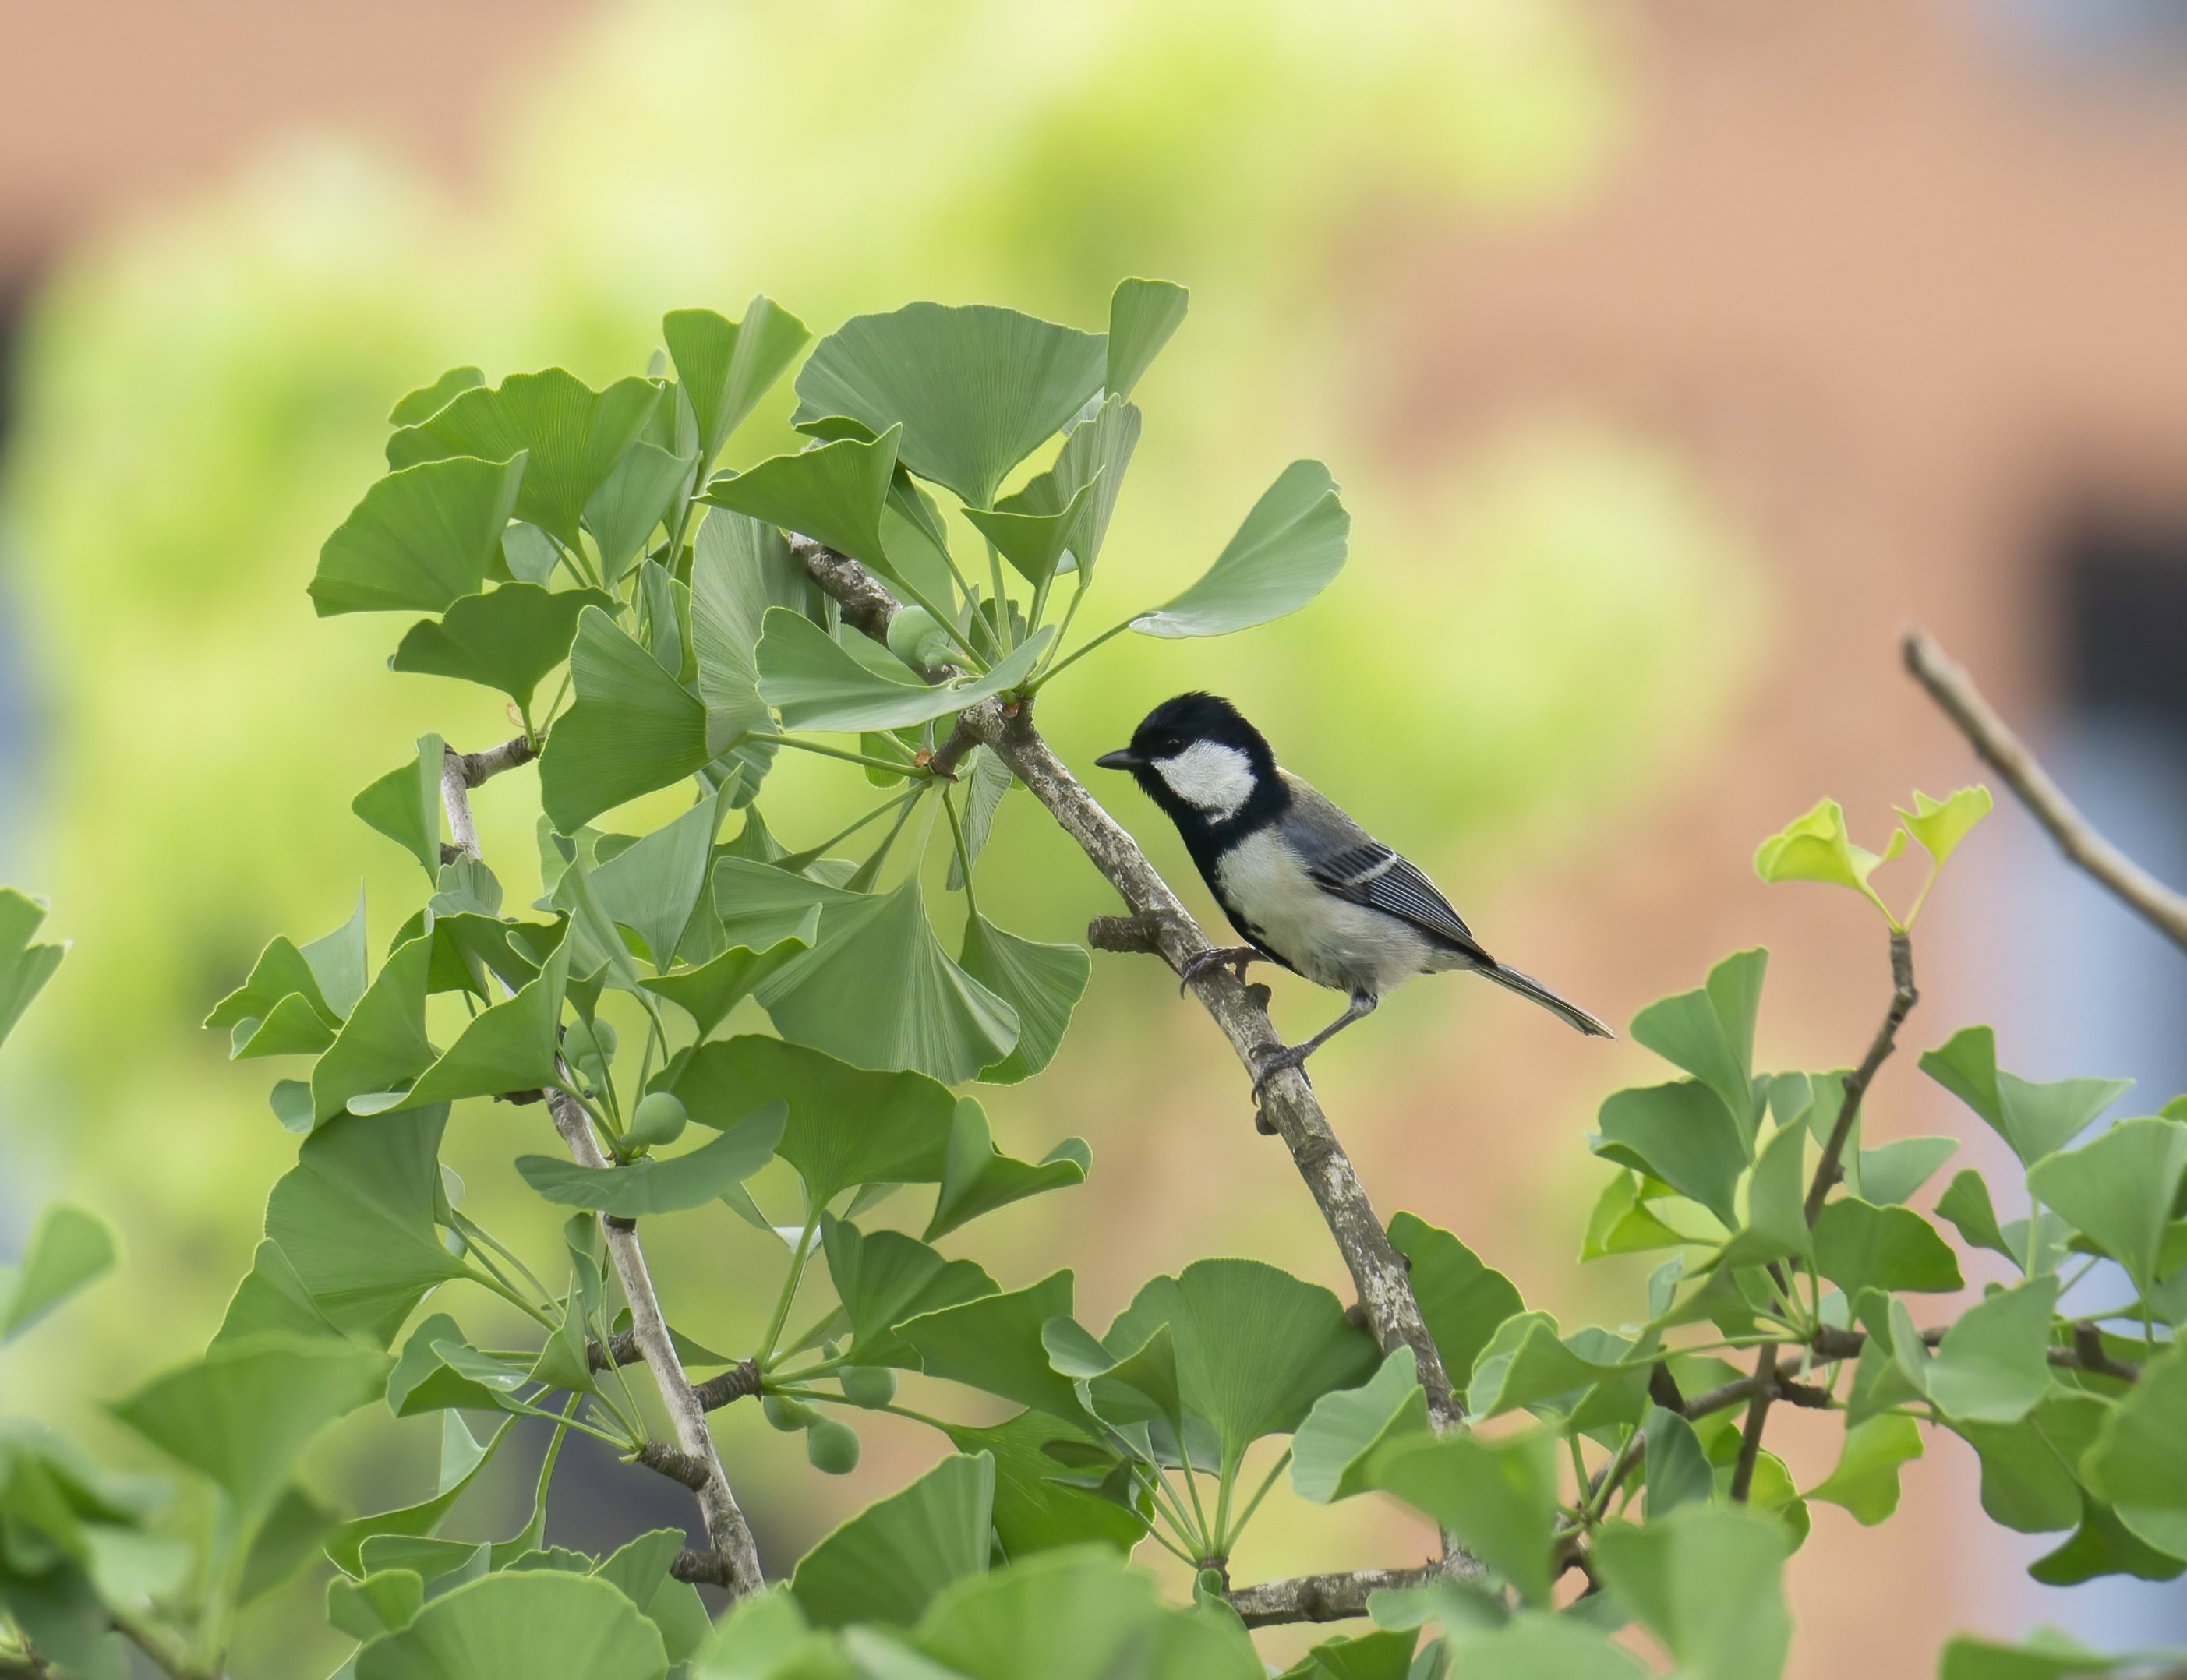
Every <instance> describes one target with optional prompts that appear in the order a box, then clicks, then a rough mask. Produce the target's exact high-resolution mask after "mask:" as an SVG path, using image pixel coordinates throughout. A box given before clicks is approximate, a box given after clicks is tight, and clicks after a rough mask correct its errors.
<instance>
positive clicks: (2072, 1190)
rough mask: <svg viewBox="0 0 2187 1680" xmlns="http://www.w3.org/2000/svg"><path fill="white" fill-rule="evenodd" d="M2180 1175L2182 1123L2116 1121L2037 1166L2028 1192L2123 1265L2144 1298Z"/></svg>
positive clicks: (2185, 1130) (2186, 1140)
mask: <svg viewBox="0 0 2187 1680" xmlns="http://www.w3.org/2000/svg"><path fill="white" fill-rule="evenodd" d="M2183 1174H2187V1124H2182V1123H2181V1122H2180V1121H2176V1120H2161V1119H2154V1118H2151V1119H2141V1120H2122V1121H2119V1123H2118V1124H2117V1125H2116V1126H2114V1127H2111V1129H2110V1130H2109V1131H2107V1132H2104V1133H2102V1134H2101V1135H2100V1137H2098V1138H2095V1139H2094V1141H2093V1142H2091V1143H2084V1144H2083V1145H2082V1146H2081V1147H2080V1148H2079V1149H2075V1150H2073V1151H2072V1152H2071V1153H2070V1154H2066V1155H2048V1156H2046V1157H2044V1159H2043V1160H2039V1161H2038V1162H2037V1163H2036V1164H2035V1166H2033V1167H2032V1169H2030V1171H2029V1172H2028V1174H2027V1189H2028V1194H2031V1195H2032V1196H2033V1197H2034V1198H2035V1200H2038V1202H2041V1203H2043V1204H2044V1205H2045V1206H2048V1207H2052V1208H2055V1209H2056V1210H2057V1211H2059V1212H2060V1213H2061V1214H2063V1215H2064V1216H2066V1218H2067V1219H2069V1220H2071V1221H2072V1222H2073V1225H2074V1227H2075V1228H2076V1229H2077V1230H2079V1231H2080V1232H2081V1233H2083V1235H2085V1236H2087V1237H2089V1238H2090V1239H2092V1240H2094V1242H2095V1243H2096V1244H2097V1245H2099V1246H2100V1247H2101V1248H2102V1250H2103V1251H2104V1252H2105V1254H2107V1255H2109V1256H2111V1258H2112V1259H2113V1260H2116V1261H2118V1263H2119V1264H2120V1265H2121V1266H2122V1267H2125V1268H2126V1273H2127V1276H2128V1277H2129V1278H2132V1279H2133V1280H2134V1289H2135V1291H2136V1293H2138V1294H2139V1295H2142V1296H2144V1297H2146V1296H2147V1295H2149V1293H2150V1289H2151V1288H2152V1287H2153V1286H2154V1285H2155V1284H2156V1278H2157V1270H2158V1268H2157V1256H2158V1255H2159V1253H2160V1252H2161V1251H2162V1248H2163V1245H2164V1237H2165V1231H2166V1228H2167V1226H2168V1224H2169V1223H2170V1222H2171V1218H2172V1208H2173V1202H2174V1201H2175V1200H2177V1198H2178V1196H2179V1182H2180V1178H2181V1176H2182V1175H2183Z"/></svg>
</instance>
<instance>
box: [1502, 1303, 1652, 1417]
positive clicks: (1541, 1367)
mask: <svg viewBox="0 0 2187 1680" xmlns="http://www.w3.org/2000/svg"><path fill="white" fill-rule="evenodd" d="M1615 1374H1616V1367H1615V1366H1613V1365H1611V1364H1607V1363H1600V1362H1598V1361H1595V1360H1592V1359H1588V1358H1587V1357H1583V1355H1581V1354H1580V1353H1578V1352H1576V1351H1574V1350H1573V1349H1572V1348H1571V1347H1570V1346H1566V1343H1565V1341H1564V1340H1562V1339H1561V1338H1560V1336H1559V1335H1558V1334H1557V1321H1556V1320H1555V1319H1554V1318H1551V1317H1550V1316H1549V1314H1548V1313H1546V1312H1522V1313H1520V1314H1518V1315H1517V1316H1516V1317H1515V1318H1507V1319H1506V1320H1504V1323H1502V1324H1501V1325H1499V1326H1498V1329H1497V1331H1496V1334H1495V1335H1494V1336H1493V1338H1491V1339H1490V1340H1489V1343H1488V1345H1487V1346H1486V1347H1484V1348H1482V1349H1481V1352H1480V1354H1479V1356H1478V1357H1476V1359H1475V1360H1474V1362H1473V1378H1472V1380H1471V1382H1470V1384H1469V1385H1467V1388H1466V1394H1465V1409H1466V1410H1467V1411H1468V1412H1469V1413H1471V1414H1472V1415H1473V1416H1475V1417H1476V1418H1493V1417H1496V1416H1498V1415H1499V1414H1500V1413H1504V1412H1511V1411H1516V1410H1518V1409H1519V1408H1520V1407H1535V1406H1548V1405H1549V1404H1550V1403H1551V1402H1559V1401H1562V1400H1564V1399H1565V1398H1566V1397H1567V1396H1577V1395H1579V1394H1581V1393H1583V1392H1584V1391H1586V1390H1588V1389H1590V1388H1592V1387H1593V1386H1594V1385H1595V1384H1597V1383H1599V1382H1601V1381H1603V1380H1604V1379H1606V1378H1609V1377H1611V1376H1613V1375H1615Z"/></svg>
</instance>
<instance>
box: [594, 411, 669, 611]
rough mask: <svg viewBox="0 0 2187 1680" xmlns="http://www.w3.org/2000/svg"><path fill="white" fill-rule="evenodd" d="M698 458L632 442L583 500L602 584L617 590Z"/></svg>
mask: <svg viewBox="0 0 2187 1680" xmlns="http://www.w3.org/2000/svg"><path fill="white" fill-rule="evenodd" d="M694 464H695V463H694V457H692V456H690V455H688V454H673V453H671V452H669V451H667V450H666V449H662V448H659V447H656V446H655V445H653V444H650V443H633V444H632V445H631V446H630V447H629V448H628V449H626V450H625V451H624V452H623V454H622V458H621V460H619V461H617V462H616V464H615V469H614V470H613V471H612V472H610V474H609V475H607V476H606V477H605V478H604V479H602V480H600V482H599V487H598V488H597V489H595V490H594V491H593V493H592V494H591V495H590V496H588V497H586V498H585V529H586V530H588V531H591V532H592V534H593V543H594V545H595V546H596V547H597V548H599V551H600V581H601V582H603V583H604V584H605V585H606V586H607V587H609V588H610V589H613V588H614V587H616V583H617V582H619V581H620V580H621V577H622V575H623V573H624V572H625V571H627V570H629V568H630V563H631V562H632V560H634V559H637V558H638V555H639V554H640V553H643V552H644V548H645V539H646V538H647V537H649V536H651V535H652V534H653V528H654V527H655V525H659V524H660V523H661V519H662V517H663V516H664V515H665V514H666V513H667V511H668V508H669V504H670V503H672V502H673V501H674V500H675V499H676V493H677V491H678V490H680V489H682V488H683V485H684V483H685V481H686V480H689V478H690V476H691V471H692V468H693V466H694Z"/></svg>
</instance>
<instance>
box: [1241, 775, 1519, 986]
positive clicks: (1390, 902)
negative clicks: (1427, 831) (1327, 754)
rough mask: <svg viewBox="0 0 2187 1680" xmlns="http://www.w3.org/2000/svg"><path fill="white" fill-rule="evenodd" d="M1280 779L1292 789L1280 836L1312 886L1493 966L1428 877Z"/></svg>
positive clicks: (1297, 783) (1296, 784)
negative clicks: (1368, 909) (1286, 843)
mask: <svg viewBox="0 0 2187 1680" xmlns="http://www.w3.org/2000/svg"><path fill="white" fill-rule="evenodd" d="M1284 779H1285V781H1286V782H1287V783H1288V784H1290V789H1291V806H1290V810H1289V811H1287V812H1285V813H1284V816H1283V818H1282V819H1281V820H1282V823H1283V830H1284V837H1285V840H1289V841H1290V844H1291V846H1293V847H1294V848H1295V849H1296V851H1297V852H1298V854H1299V856H1300V858H1301V860H1302V862H1304V863H1305V865H1306V869H1307V874H1308V875H1309V876H1310V877H1311V878H1312V879H1313V883H1314V885H1316V886H1318V887H1319V888H1320V889H1321V890H1322V891H1324V892H1326V893H1330V894H1332V895H1334V896H1336V897H1338V898H1343V899H1347V900H1349V901H1350V902H1352V903H1354V904H1363V905H1365V906H1367V907H1369V908H1370V909H1375V910H1380V911H1381V912H1382V913H1384V914H1386V915H1391V916H1395V917H1397V918H1398V919H1400V920H1403V921H1406V922H1409V923H1411V924H1413V925H1414V927H1416V928H1418V929H1420V931H1421V932H1423V933H1425V934H1426V935H1428V936H1430V937H1431V938H1433V939H1439V940H1441V941H1443V942H1445V943H1446V944H1448V945H1453V946H1455V947H1458V948H1459V950H1461V951H1463V952H1465V953H1466V954H1468V955H1469V956H1471V957H1475V958H1478V959H1479V960H1480V961H1481V962H1482V963H1484V964H1490V965H1491V966H1493V964H1494V963H1495V960H1496V959H1495V958H1493V957H1491V956H1490V955H1489V954H1488V953H1487V952H1486V951H1483V950H1482V949H1481V945H1480V941H1477V940H1476V939H1475V938H1474V936H1473V930H1472V929H1470V928H1469V927H1467V926H1466V924H1465V920H1464V919H1462V918H1461V917H1460V916H1459V913H1458V912H1457V911H1455V910H1453V908H1451V906H1450V901H1449V900H1448V899H1447V898H1445V897H1444V896H1442V893H1440V892H1438V891H1436V885H1435V883H1434V882H1433V881H1431V880H1430V879H1428V878H1427V877H1426V876H1425V875H1424V874H1421V873H1420V870H1419V869H1418V868H1415V867H1414V865H1413V864H1411V863H1410V862H1407V861H1406V860H1405V859H1404V858H1403V857H1399V856H1398V855H1397V853H1396V852H1395V851H1392V850H1391V848H1389V847H1388V846H1385V845H1383V844H1382V843H1381V841H1380V840H1376V839H1375V837H1374V836H1373V835H1372V834H1369V833H1368V832H1367V831H1366V830H1365V829H1363V828H1361V827H1360V826H1359V825H1358V823H1355V822H1353V821H1352V819H1351V818H1349V817H1347V816H1346V815H1345V814H1344V812H1342V811H1341V810H1339V809H1338V808H1337V807H1336V806H1335V805H1334V804H1333V803H1331V802H1330V801H1329V800H1328V799H1326V798H1324V796H1323V795H1320V794H1318V793H1317V792H1315V791H1314V789H1312V788H1311V787H1308V786H1307V784H1305V783H1304V782H1302V781H1301V780H1300V779H1299V778H1297V777H1296V776H1293V775H1290V773H1288V772H1286V773H1285V778H1284Z"/></svg>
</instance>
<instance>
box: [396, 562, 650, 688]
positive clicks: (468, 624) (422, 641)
mask: <svg viewBox="0 0 2187 1680" xmlns="http://www.w3.org/2000/svg"><path fill="white" fill-rule="evenodd" d="M614 606H615V599H614V598H613V597H612V596H609V595H604V594H602V593H600V592H599V590H597V589H565V590H564V591H562V592H561V593H559V594H549V593H548V592H547V591H546V590H544V589H542V588H541V587H539V586H538V585H537V584H535V583H504V584H503V585H502V586H501V587H499V588H498V589H496V590H494V591H493V592H492V593H491V594H485V595H465V596H463V597H462V598H459V599H458V600H454V601H451V602H450V603H449V604H448V609H447V611H446V612H445V613H443V614H442V615H441V618H440V620H439V621H437V622H436V621H434V620H432V619H430V618H426V619H420V620H419V621H418V622H417V623H415V624H413V625H412V626H410V630H409V633H408V634H407V635H405V636H404V637H403V638H402V646H401V647H399V648H397V649H396V650H395V653H394V656H393V657H392V658H391V659H390V660H388V661H387V664H388V668H389V669H390V670H393V671H416V672H418V673H419V674H420V675H424V676H430V677H454V678H456V679H457V681H458V682H462V683H478V684H479V685H480V686H481V688H498V689H500V690H501V692H502V693H503V694H506V695H508V696H509V699H511V700H514V701H515V702H516V704H517V705H519V706H520V707H523V708H525V709H526V710H529V709H530V707H531V694H532V691H533V690H534V689H535V688H537V687H538V686H539V679H540V678H541V677H544V676H546V675H547V673H548V671H552V670H554V667H555V666H558V665H559V664H561V662H562V661H563V660H565V659H566V658H567V657H568V656H569V653H570V643H571V638H574V637H575V636H576V633H577V615H578V614H579V613H581V612H582V611H583V610H585V609H586V608H587V607H598V608H599V609H601V610H603V611H608V610H613V608H614Z"/></svg>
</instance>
